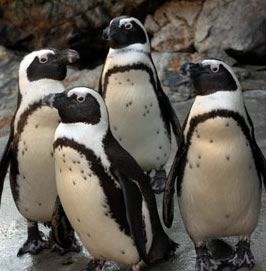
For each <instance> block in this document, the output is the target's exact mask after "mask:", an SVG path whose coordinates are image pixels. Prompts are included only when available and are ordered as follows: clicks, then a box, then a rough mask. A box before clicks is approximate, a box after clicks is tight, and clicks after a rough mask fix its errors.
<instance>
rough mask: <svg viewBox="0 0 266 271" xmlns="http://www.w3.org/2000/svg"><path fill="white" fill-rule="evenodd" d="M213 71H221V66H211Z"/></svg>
mask: <svg viewBox="0 0 266 271" xmlns="http://www.w3.org/2000/svg"><path fill="white" fill-rule="evenodd" d="M211 71H212V72H218V71H219V66H217V65H214V66H211Z"/></svg>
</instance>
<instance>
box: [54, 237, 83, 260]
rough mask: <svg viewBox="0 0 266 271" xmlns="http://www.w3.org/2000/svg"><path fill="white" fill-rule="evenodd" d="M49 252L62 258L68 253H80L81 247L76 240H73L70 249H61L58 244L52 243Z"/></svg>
mask: <svg viewBox="0 0 266 271" xmlns="http://www.w3.org/2000/svg"><path fill="white" fill-rule="evenodd" d="M51 250H52V251H53V252H57V253H58V254H59V255H60V256H63V255H65V254H67V253H68V252H77V253H79V252H80V251H81V245H80V244H79V242H78V241H77V239H76V238H74V239H73V242H72V245H71V247H69V248H63V247H61V246H59V245H58V244H56V243H54V244H52V245H51Z"/></svg>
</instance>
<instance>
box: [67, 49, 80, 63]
mask: <svg viewBox="0 0 266 271" xmlns="http://www.w3.org/2000/svg"><path fill="white" fill-rule="evenodd" d="M79 59H80V55H79V53H78V52H77V51H75V50H72V49H68V51H67V60H68V63H70V64H72V63H74V62H76V61H77V60H79Z"/></svg>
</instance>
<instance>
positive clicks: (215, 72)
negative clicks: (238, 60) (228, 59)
mask: <svg viewBox="0 0 266 271" xmlns="http://www.w3.org/2000/svg"><path fill="white" fill-rule="evenodd" d="M180 73H181V74H183V75H186V76H189V77H190V78H191V79H192V83H193V86H194V89H195V92H196V95H209V94H212V93H214V92H217V91H235V90H237V89H238V86H239V82H238V80H237V78H236V76H235V74H234V72H233V71H232V69H231V68H230V67H229V66H228V65H227V64H225V63H224V62H222V61H220V60H216V59H206V60H203V61H200V62H197V63H195V64H194V63H185V64H182V65H181V67H180Z"/></svg>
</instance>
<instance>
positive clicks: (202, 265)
mask: <svg viewBox="0 0 266 271" xmlns="http://www.w3.org/2000/svg"><path fill="white" fill-rule="evenodd" d="M196 254H197V259H196V268H195V270H196V271H219V270H221V269H220V263H218V262H216V261H215V260H214V259H213V257H212V254H211V252H210V251H209V250H208V249H207V247H206V246H201V247H196Z"/></svg>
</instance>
